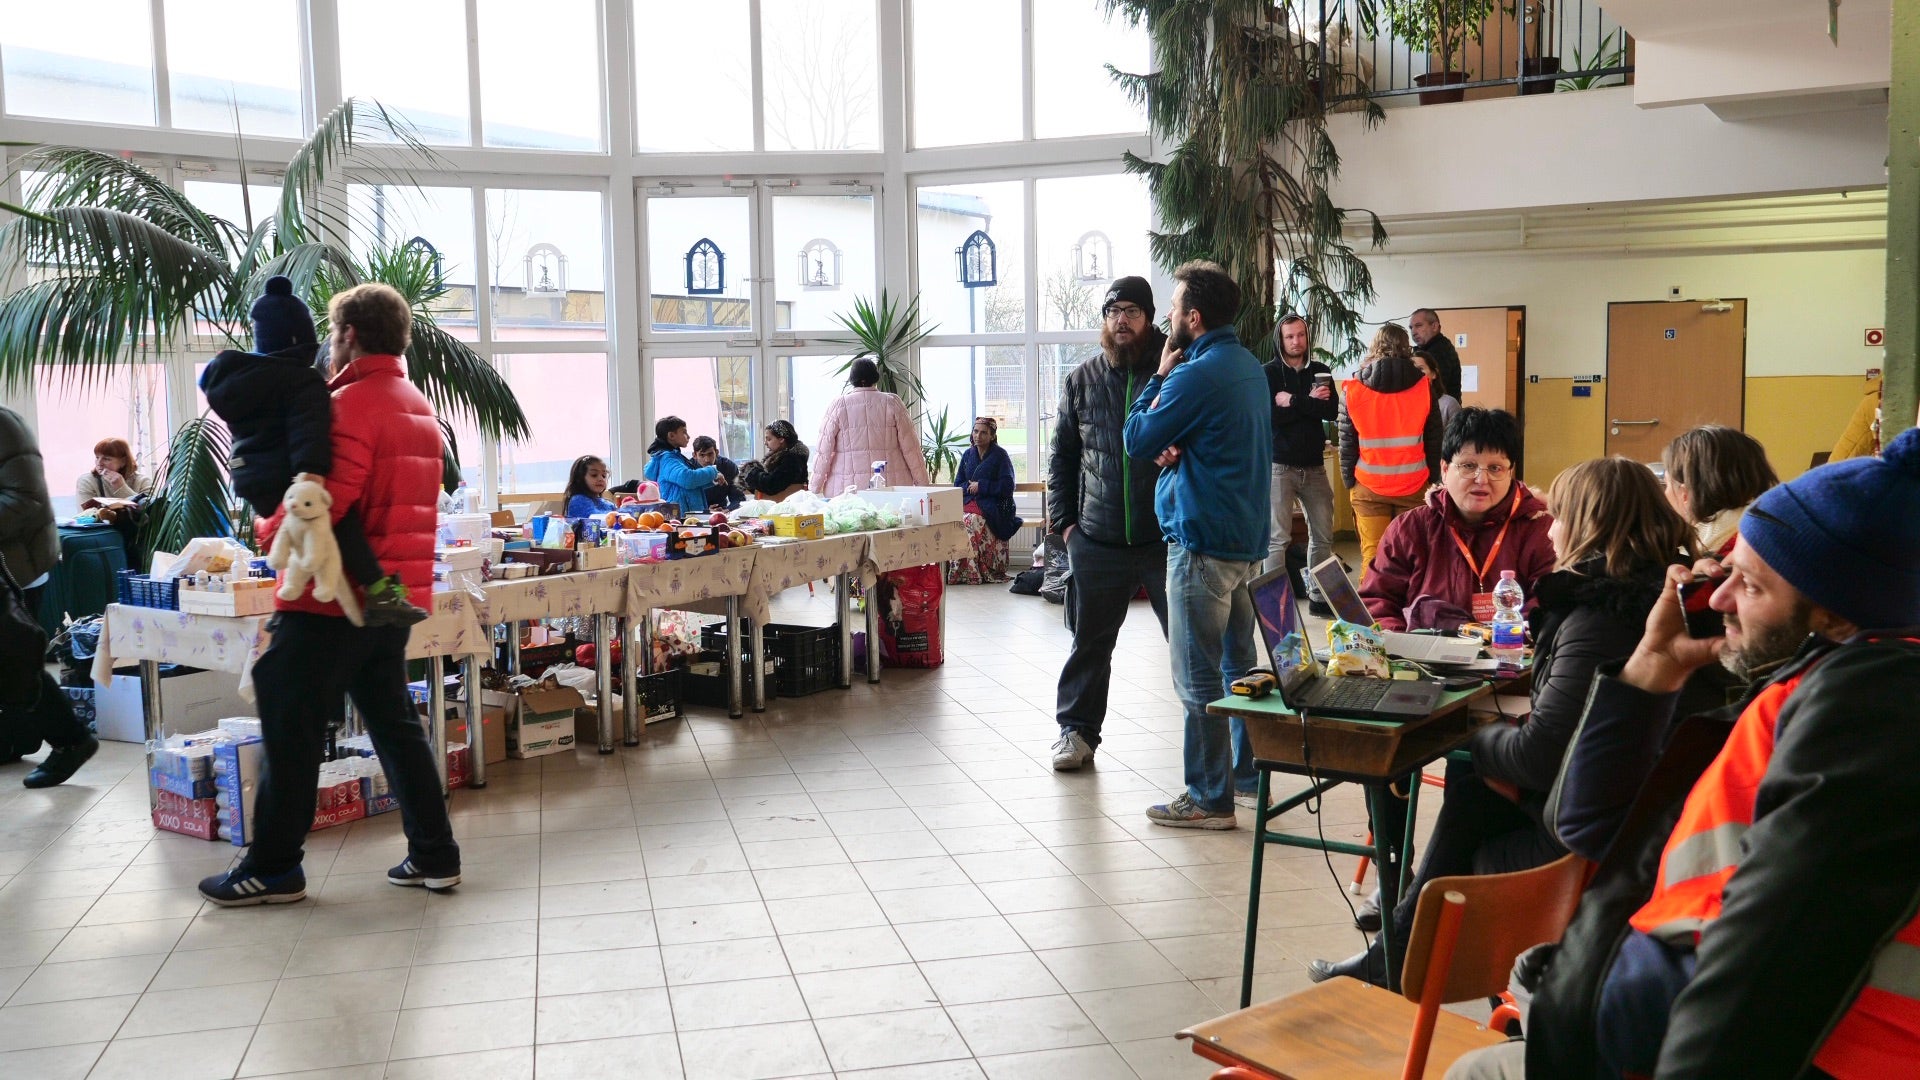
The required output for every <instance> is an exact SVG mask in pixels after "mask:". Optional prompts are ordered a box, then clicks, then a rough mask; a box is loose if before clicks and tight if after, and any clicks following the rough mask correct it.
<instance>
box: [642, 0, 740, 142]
mask: <svg viewBox="0 0 1920 1080" xmlns="http://www.w3.org/2000/svg"><path fill="white" fill-rule="evenodd" d="M752 34H753V21H752V13H751V12H750V11H749V9H748V6H747V0H702V2H701V3H698V4H688V3H684V2H683V0H635V2H634V5H633V43H634V63H633V89H634V116H635V119H636V123H637V126H638V128H639V131H638V135H639V142H638V146H639V149H640V150H641V151H642V152H647V151H657V152H670V151H716V150H751V149H753V37H752Z"/></svg>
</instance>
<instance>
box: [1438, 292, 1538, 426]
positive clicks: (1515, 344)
mask: <svg viewBox="0 0 1920 1080" xmlns="http://www.w3.org/2000/svg"><path fill="white" fill-rule="evenodd" d="M1519 311H1520V309H1518V308H1504V307H1487V308H1446V309H1444V310H1442V311H1440V312H1438V314H1439V316H1440V332H1441V333H1443V334H1445V335H1447V339H1448V340H1449V341H1452V342H1453V351H1454V352H1457V353H1459V354H1460V382H1461V384H1462V385H1461V388H1460V389H1461V393H1460V404H1462V405H1479V406H1481V407H1483V408H1488V409H1505V410H1507V411H1508V412H1510V413H1518V412H1519V410H1520V378H1519V372H1518V370H1517V368H1518V365H1519V360H1520V340H1519V324H1518V321H1517V320H1516V318H1515V315H1516V314H1517V313H1518V312H1519ZM1463 337H1464V338H1466V341H1465V342H1464V343H1463V342H1462V341H1461V340H1460V339H1461V338H1463ZM1469 369H1471V370H1469Z"/></svg>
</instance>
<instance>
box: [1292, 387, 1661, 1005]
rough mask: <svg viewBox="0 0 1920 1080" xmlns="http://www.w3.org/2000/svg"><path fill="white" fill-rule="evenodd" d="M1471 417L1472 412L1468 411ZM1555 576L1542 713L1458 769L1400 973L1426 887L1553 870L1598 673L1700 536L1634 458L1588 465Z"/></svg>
mask: <svg viewBox="0 0 1920 1080" xmlns="http://www.w3.org/2000/svg"><path fill="white" fill-rule="evenodd" d="M1468 411H1471V410H1468ZM1548 502H1549V503H1550V504H1551V505H1552V507H1553V515H1554V517H1553V522H1552V525H1551V528H1550V530H1549V534H1550V537H1551V540H1550V543H1551V546H1552V548H1553V551H1554V556H1555V560H1556V561H1555V564H1554V566H1555V569H1554V571H1553V572H1552V573H1550V574H1548V575H1546V576H1545V577H1543V578H1542V579H1541V580H1540V581H1539V582H1538V591H1537V600H1538V603H1537V604H1536V605H1535V607H1534V609H1533V613H1532V615H1531V616H1530V617H1529V619H1528V629H1529V630H1530V631H1531V633H1532V635H1533V642H1534V646H1533V648H1534V661H1533V688H1532V691H1531V692H1530V694H1529V699H1530V701H1531V706H1532V707H1531V710H1530V712H1529V714H1528V715H1527V716H1526V717H1525V718H1524V719H1522V720H1521V721H1520V722H1519V723H1517V724H1505V723H1502V724H1493V725H1490V726H1488V727H1484V728H1481V729H1480V730H1479V731H1477V732H1475V733H1474V736H1473V741H1472V742H1471V743H1469V749H1470V751H1471V753H1472V760H1471V761H1470V762H1468V761H1449V762H1448V763H1447V785H1446V795H1445V799H1444V801H1443V802H1442V803H1441V806H1440V814H1439V817H1438V818H1437V819H1436V820H1435V822H1434V826H1433V833H1432V835H1431V837H1429V839H1428V840H1427V846H1426V852H1425V856H1424V861H1423V862H1422V863H1421V864H1420V869H1419V872H1418V873H1417V874H1415V875H1414V879H1413V883H1412V884H1411V885H1410V886H1409V887H1408V889H1407V891H1406V894H1405V895H1404V896H1403V897H1402V898H1401V901H1400V904H1399V906H1398V907H1397V908H1396V909H1395V911H1394V913H1393V919H1394V923H1393V933H1392V935H1391V942H1392V947H1393V949H1394V970H1395V971H1396V972H1397V971H1399V969H1400V961H1401V959H1402V958H1403V957H1404V956H1405V953H1406V947H1407V936H1408V934H1409V933H1411V932H1412V930H1413V913H1414V907H1415V905H1416V903H1417V902H1418V899H1419V896H1420V890H1421V888H1422V887H1424V886H1425V885H1426V883H1427V882H1429V881H1431V880H1433V879H1434V878H1438V877H1446V876H1448V875H1453V874H1497V873H1507V872H1511V871H1516V870H1527V869H1531V868H1533V867H1536V866H1544V865H1546V864H1547V863H1549V862H1552V861H1553V860H1554V859H1557V858H1559V857H1560V856H1561V855H1562V854H1564V849H1563V848H1562V847H1561V845H1560V843H1559V841H1558V840H1557V839H1556V838H1555V837H1554V835H1553V833H1552V831H1551V830H1550V829H1549V828H1548V827H1547V826H1546V824H1544V822H1543V819H1542V811H1543V808H1544V806H1545V805H1546V801H1547V794H1548V792H1550V791H1551V790H1552V789H1553V784H1554V780H1555V778H1556V777H1557V776H1558V775H1559V772H1560V762H1561V759H1562V758H1563V757H1564V756H1565V754H1566V752H1567V747H1568V744H1569V743H1571V742H1572V740H1573V737H1574V733H1575V730H1576V729H1577V728H1578V726H1579V724H1580V717H1581V714H1582V713H1583V712H1584V710H1585V706H1586V700H1587V689H1588V687H1589V686H1590V685H1591V684H1592V682H1593V675H1594V672H1595V671H1596V670H1597V669H1598V668H1599V667H1600V666H1601V665H1602V664H1605V663H1607V662H1609V661H1614V660H1623V659H1625V658H1626V657H1627V656H1629V655H1631V654H1632V653H1633V649H1634V646H1635V645H1637V644H1639V642H1640V635H1641V632H1642V631H1643V630H1644V628H1645V626H1646V622H1647V613H1648V612H1650V611H1652V610H1653V605H1654V602H1655V601H1656V600H1658V599H1659V597H1660V593H1661V590H1662V589H1664V588H1665V586H1666V573H1667V567H1668V566H1669V565H1672V564H1675V563H1683V562H1684V561H1686V560H1687V559H1688V558H1689V555H1688V552H1689V551H1690V549H1691V546H1692V540H1693V538H1692V533H1691V530H1689V529H1688V528H1687V524H1686V522H1684V521H1682V520H1680V517H1679V515H1678V514H1675V513H1674V512H1673V508H1672V507H1670V506H1668V505H1667V502H1666V500H1665V498H1663V497H1662V495H1661V492H1660V485H1659V482H1658V481H1657V480H1655V479H1654V476H1653V473H1652V472H1651V471H1649V470H1648V469H1647V467H1646V466H1644V465H1642V464H1640V463H1639V462H1636V461H1630V460H1628V459H1626V458H1620V457H1616V458H1603V459H1598V460H1594V461H1587V462H1582V463H1581V464H1579V465H1575V466H1574V467H1573V468H1571V469H1568V470H1566V471H1565V472H1563V473H1561V474H1560V475H1559V476H1558V477H1557V478H1555V480H1554V482H1553V489H1552V491H1551V493H1550V494H1549V496H1548ZM1385 956H1386V953H1385V947H1384V946H1383V945H1382V944H1381V942H1380V940H1379V939H1378V938H1376V939H1375V940H1374V944H1373V947H1372V948H1370V949H1368V950H1367V951H1366V952H1364V953H1361V954H1359V955H1357V956H1354V957H1351V958H1349V959H1347V960H1344V961H1341V962H1340V963H1330V962H1328V961H1325V960H1315V961H1313V962H1312V963H1311V964H1309V965H1308V968H1307V973H1308V977H1310V978H1312V979H1313V980H1314V981H1315V982H1320V981H1322V980H1324V979H1327V978H1331V977H1332V976H1335V975H1351V976H1354V977H1356V978H1364V979H1368V980H1370V981H1372V982H1375V983H1377V984H1380V985H1385V967H1384V963H1385Z"/></svg>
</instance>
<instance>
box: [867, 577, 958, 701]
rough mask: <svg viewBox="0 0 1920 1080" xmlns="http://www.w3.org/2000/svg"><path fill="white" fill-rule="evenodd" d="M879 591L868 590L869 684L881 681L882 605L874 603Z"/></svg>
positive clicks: (876, 588) (876, 587)
mask: <svg viewBox="0 0 1920 1080" xmlns="http://www.w3.org/2000/svg"><path fill="white" fill-rule="evenodd" d="M878 591H879V587H878V586H875V587H874V588H872V589H868V590H867V682H869V683H877V682H879V681H880V605H879V604H876V603H874V599H875V596H876V594H877V593H878ZM943 640H944V639H943Z"/></svg>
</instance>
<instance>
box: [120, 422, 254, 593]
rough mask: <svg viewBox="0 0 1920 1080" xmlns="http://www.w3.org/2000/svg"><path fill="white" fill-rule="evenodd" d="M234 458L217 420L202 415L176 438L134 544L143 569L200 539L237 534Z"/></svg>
mask: <svg viewBox="0 0 1920 1080" xmlns="http://www.w3.org/2000/svg"><path fill="white" fill-rule="evenodd" d="M232 456H233V442H232V440H231V438H230V437H229V436H228V434H227V429H226V426H225V425H223V424H221V423H220V421H219V420H217V419H215V418H213V417H212V416H197V417H195V418H193V419H192V420H189V421H187V422H186V423H184V424H182V425H180V427H179V429H178V430H177V431H175V432H174V433H173V440H172V442H171V443H169V444H168V447H167V460H166V461H165V462H164V463H163V464H162V465H161V466H160V473H159V476H158V477H157V479H156V480H155V482H154V486H153V497H152V498H151V499H150V500H149V501H148V503H147V512H146V515H145V517H144V518H143V519H142V522H141V528H140V534H139V536H138V537H137V538H136V540H135V543H136V545H137V547H138V549H139V550H138V551H137V552H136V561H137V563H138V564H139V565H141V566H146V565H147V564H148V563H149V561H150V560H151V559H152V558H153V553H154V552H156V551H179V550H180V549H181V548H182V547H185V546H186V544H187V541H189V540H192V539H194V538H196V537H201V536H232V535H233V518H232V516H231V515H230V513H229V507H231V506H232V505H233V492H232V490H231V489H230V488H229V487H228V486H227V463H228V460H229V459H230V458H231V457H232Z"/></svg>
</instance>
